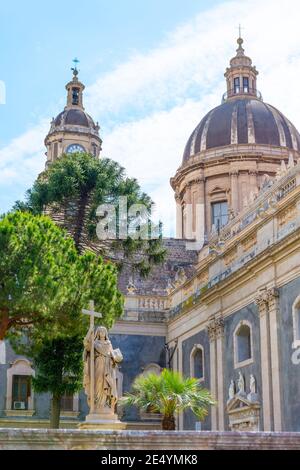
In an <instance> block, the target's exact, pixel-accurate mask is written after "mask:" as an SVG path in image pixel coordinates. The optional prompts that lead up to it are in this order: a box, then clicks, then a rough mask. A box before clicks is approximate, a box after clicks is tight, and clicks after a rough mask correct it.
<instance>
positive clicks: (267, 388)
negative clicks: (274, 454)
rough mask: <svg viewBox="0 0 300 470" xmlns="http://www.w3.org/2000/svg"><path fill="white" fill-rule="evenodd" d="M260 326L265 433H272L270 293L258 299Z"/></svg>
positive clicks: (263, 294) (264, 291)
mask: <svg viewBox="0 0 300 470" xmlns="http://www.w3.org/2000/svg"><path fill="white" fill-rule="evenodd" d="M256 304H257V306H258V312H259V325H260V357H261V376H262V403H263V418H264V428H263V430H264V431H272V408H273V407H272V397H271V386H272V384H271V364H270V341H269V319H268V293H267V291H266V290H263V291H261V292H260V293H259V295H258V297H257V298H256Z"/></svg>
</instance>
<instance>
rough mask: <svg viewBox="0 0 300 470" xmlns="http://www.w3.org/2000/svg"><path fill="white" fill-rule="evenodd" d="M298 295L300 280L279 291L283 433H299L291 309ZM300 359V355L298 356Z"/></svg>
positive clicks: (299, 384)
mask: <svg viewBox="0 0 300 470" xmlns="http://www.w3.org/2000/svg"><path fill="white" fill-rule="evenodd" d="M299 295H300V278H298V279H295V280H293V281H291V282H289V283H288V284H286V285H285V286H283V287H281V288H280V289H279V313H280V314H279V353H280V370H281V394H282V396H281V402H282V409H283V413H282V415H283V431H297V432H299V431H300V364H293V362H292V354H293V352H294V349H293V348H292V343H293V316H292V308H293V304H294V302H295V300H296V299H297V297H298V296H299ZM299 357H300V354H299Z"/></svg>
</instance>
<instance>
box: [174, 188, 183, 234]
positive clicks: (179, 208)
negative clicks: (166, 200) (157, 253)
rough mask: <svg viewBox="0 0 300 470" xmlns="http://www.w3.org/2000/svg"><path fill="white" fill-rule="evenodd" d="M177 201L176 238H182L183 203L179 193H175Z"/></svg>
mask: <svg viewBox="0 0 300 470" xmlns="http://www.w3.org/2000/svg"><path fill="white" fill-rule="evenodd" d="M175 201H176V238H182V236H183V233H182V221H183V220H182V204H181V200H180V196H179V194H175Z"/></svg>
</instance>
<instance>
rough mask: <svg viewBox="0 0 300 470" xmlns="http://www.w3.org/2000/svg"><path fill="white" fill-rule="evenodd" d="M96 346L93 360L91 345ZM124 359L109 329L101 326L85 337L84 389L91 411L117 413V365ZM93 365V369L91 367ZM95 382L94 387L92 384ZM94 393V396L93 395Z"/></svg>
mask: <svg viewBox="0 0 300 470" xmlns="http://www.w3.org/2000/svg"><path fill="white" fill-rule="evenodd" d="M92 344H93V347H94V354H93V355H94V361H93V363H92V361H91V347H92V346H91V345H92ZM122 360H123V356H122V353H121V351H120V350H119V349H113V347H112V345H111V342H110V340H109V338H108V333H107V329H106V328H105V327H103V326H99V327H97V328H96V330H95V331H94V329H93V330H89V332H88V334H87V336H86V337H85V339H84V381H83V384H84V390H85V393H86V395H87V397H88V405H89V407H90V409H91V413H94V414H103V413H106V412H108V411H110V412H111V414H114V413H115V407H116V403H117V401H118V393H117V381H116V367H117V364H118V363H120V362H121V361H122ZM92 367H93V369H94V370H93V371H92V370H91V368H92ZM91 381H93V382H94V387H92V386H91ZM91 395H92V396H91Z"/></svg>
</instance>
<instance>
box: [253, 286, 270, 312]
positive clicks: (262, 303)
mask: <svg viewBox="0 0 300 470" xmlns="http://www.w3.org/2000/svg"><path fill="white" fill-rule="evenodd" d="M255 303H256V305H257V307H258V313H259V315H260V316H263V315H265V314H266V313H267V311H268V293H267V290H266V289H264V290H261V291H260V292H259V293H258V295H257V296H256V298H255Z"/></svg>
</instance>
